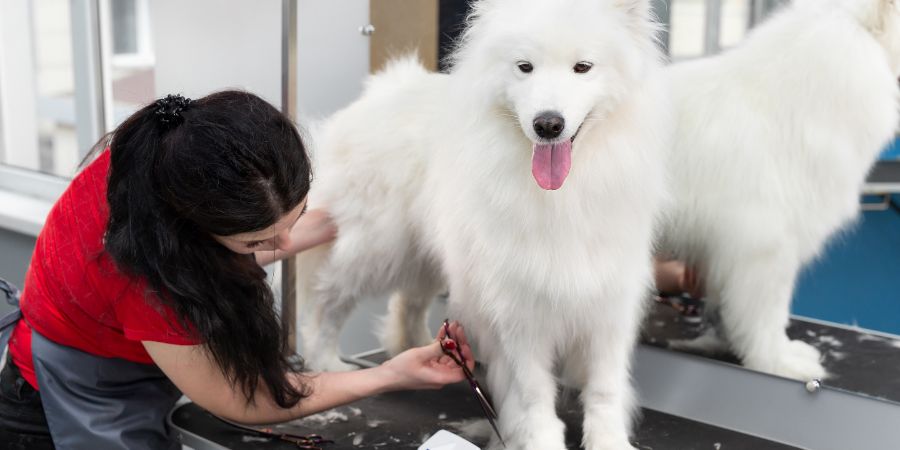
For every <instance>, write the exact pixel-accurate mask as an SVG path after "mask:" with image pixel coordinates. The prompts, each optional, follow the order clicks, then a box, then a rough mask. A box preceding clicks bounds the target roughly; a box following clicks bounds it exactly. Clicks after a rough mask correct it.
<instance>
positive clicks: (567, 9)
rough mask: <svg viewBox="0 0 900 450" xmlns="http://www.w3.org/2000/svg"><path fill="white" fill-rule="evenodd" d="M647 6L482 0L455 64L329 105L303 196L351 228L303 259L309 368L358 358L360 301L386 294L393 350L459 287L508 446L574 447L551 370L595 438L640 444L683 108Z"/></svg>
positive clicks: (374, 82)
mask: <svg viewBox="0 0 900 450" xmlns="http://www.w3.org/2000/svg"><path fill="white" fill-rule="evenodd" d="M649 3H650V1H649V0H559V1H552V2H551V1H546V0H483V1H479V2H477V3H475V4H474V11H473V13H472V15H471V17H470V18H469V24H468V25H469V26H468V28H467V31H466V32H465V33H464V36H463V38H462V40H461V42H460V45H459V47H458V49H457V51H456V53H455V56H454V59H453V61H454V64H453V69H452V72H451V73H450V74H449V75H438V74H428V73H426V72H425V71H424V70H423V69H422V68H421V67H420V66H419V65H418V64H416V63H414V62H411V61H409V60H401V61H399V62H396V63H394V64H393V65H392V66H391V67H390V68H388V69H387V70H386V71H385V72H384V73H382V74H380V75H377V76H375V77H374V78H372V79H371V80H370V82H369V85H368V86H367V89H366V91H365V93H364V94H363V96H362V98H361V99H359V100H358V101H357V102H355V103H354V104H352V105H350V106H349V107H347V108H346V109H344V110H342V111H340V112H338V113H336V114H335V115H334V116H333V117H332V118H330V119H329V121H328V122H327V123H326V124H325V125H324V126H323V129H322V130H321V133H320V135H319V136H318V143H317V153H318V161H317V163H316V164H317V180H316V182H315V183H314V187H313V192H311V194H310V199H311V201H312V202H314V206H315V205H324V206H326V207H327V208H328V209H329V211H330V212H331V214H332V215H333V216H334V219H335V221H336V223H337V225H338V228H339V233H338V237H337V239H336V241H335V242H334V243H332V244H331V245H328V246H323V247H322V248H319V249H315V250H312V251H310V252H305V253H304V254H302V255H301V262H300V263H301V269H300V272H299V285H300V286H301V289H303V288H304V287H305V288H306V289H305V292H302V293H301V294H300V295H301V297H302V300H301V305H302V306H301V309H300V311H301V323H300V327H301V332H302V334H303V340H304V353H305V356H306V358H307V361H308V363H309V364H310V365H311V366H312V367H315V368H317V369H329V370H336V369H344V368H346V365H345V364H343V363H342V362H341V361H340V359H339V357H338V335H339V332H340V327H341V325H342V324H343V321H344V320H345V319H346V317H347V315H348V314H349V312H350V310H351V309H352V308H353V305H354V304H355V303H356V301H358V300H359V299H361V298H363V297H370V296H373V295H387V294H394V295H393V297H392V299H391V304H390V317H389V318H388V321H387V326H386V333H387V342H386V347H387V348H388V349H389V350H390V351H391V352H393V353H396V352H398V351H400V350H402V349H404V348H406V347H409V346H412V345H417V344H423V343H427V342H429V341H430V340H431V339H432V338H431V336H430V334H429V333H428V331H427V330H426V329H425V326H424V320H423V319H424V316H425V311H426V310H427V308H428V305H429V303H430V301H431V300H432V299H433V298H434V297H435V296H436V295H438V294H440V293H442V292H443V291H444V290H445V289H447V288H449V292H450V299H449V304H450V311H451V317H452V318H454V319H458V320H460V321H461V322H462V323H463V324H464V325H465V327H466V330H467V333H468V334H469V335H470V336H471V337H472V338H473V340H474V342H475V344H476V345H477V348H478V352H479V353H478V356H479V359H482V360H484V361H485V362H486V363H487V367H488V377H487V382H488V383H487V384H488V386H487V387H488V389H489V391H490V393H491V394H492V395H493V398H494V402H495V405H496V406H497V408H498V410H499V411H498V412H499V416H500V417H499V426H500V430H501V432H502V434H503V436H504V439H505V440H506V444H507V445H508V448H510V449H542V450H563V449H565V443H564V428H565V427H564V424H563V422H562V421H561V420H560V419H559V418H558V417H557V415H556V409H555V404H556V398H557V390H558V383H557V380H558V377H563V378H564V379H565V380H567V381H568V382H570V383H572V384H573V385H574V386H577V387H579V388H580V389H581V400H582V401H583V404H584V442H583V444H584V446H585V448H587V449H591V450H600V449H623V448H631V446H630V444H629V441H628V438H629V431H630V415H631V412H632V407H633V403H634V402H633V400H632V393H631V386H630V382H629V365H630V355H631V350H632V348H633V344H634V341H635V339H636V335H637V331H638V328H639V325H640V324H639V322H640V319H641V316H642V309H643V308H642V305H643V304H644V303H645V302H644V300H645V299H646V295H647V291H648V287H649V286H650V285H651V284H652V280H651V272H652V271H651V253H652V241H653V238H654V230H655V225H656V224H657V223H658V222H659V220H658V219H659V217H658V214H657V212H658V211H660V210H661V209H662V204H663V203H664V201H665V199H666V189H665V179H664V178H665V170H664V165H665V158H666V155H667V154H668V151H669V148H670V146H671V142H670V138H671V132H672V122H673V120H672V118H671V108H670V105H669V100H668V95H667V91H666V88H665V85H666V83H665V79H664V77H663V75H662V68H661V62H660V61H661V56H660V53H659V51H658V49H657V46H656V43H655V34H656V31H657V26H656V25H655V23H654V22H653V21H652V20H651V17H650V16H651V14H650V5H649ZM493 445H495V446H496V445H498V442H497V441H494V442H493Z"/></svg>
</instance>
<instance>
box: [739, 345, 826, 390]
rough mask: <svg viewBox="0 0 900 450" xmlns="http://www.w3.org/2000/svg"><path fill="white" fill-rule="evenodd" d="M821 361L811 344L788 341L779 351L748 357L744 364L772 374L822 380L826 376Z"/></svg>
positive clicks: (802, 379)
mask: <svg viewBox="0 0 900 450" xmlns="http://www.w3.org/2000/svg"><path fill="white" fill-rule="evenodd" d="M821 361H822V355H821V353H819V350H817V349H816V348H815V347H813V346H812V345H809V344H807V343H806V342H802V341H789V342H787V344H786V345H785V346H784V347H783V348H781V349H780V350H779V351H776V352H772V353H771V354H769V355H766V356H765V357H764V358H748V359H747V360H746V361H745V362H744V365H745V366H746V367H747V368H750V369H753V370H759V371H761V372H766V373H770V374H773V375H779V376H782V377H786V378H793V379H795V380H800V381H809V380H813V379H819V380H822V379H825V378H826V377H827V376H828V372H827V371H826V370H825V367H824V366H822V362H821Z"/></svg>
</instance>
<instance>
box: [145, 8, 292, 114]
mask: <svg viewBox="0 0 900 450" xmlns="http://www.w3.org/2000/svg"><path fill="white" fill-rule="evenodd" d="M150 21H151V32H152V35H153V48H154V51H155V53H156V70H155V77H156V96H157V97H162V96H164V95H166V94H175V93H180V94H182V95H184V96H186V97H190V98H198V97H202V96H205V95H207V94H209V93H211V92H215V91H220V90H223V89H227V88H238V89H245V90H248V91H252V92H254V93H255V94H257V95H259V96H260V97H262V98H264V99H266V100H267V101H269V102H270V103H272V104H274V105H276V106H279V105H280V104H281V0H255V1H252V2H250V1H244V0H191V1H183V0H153V1H151V2H150Z"/></svg>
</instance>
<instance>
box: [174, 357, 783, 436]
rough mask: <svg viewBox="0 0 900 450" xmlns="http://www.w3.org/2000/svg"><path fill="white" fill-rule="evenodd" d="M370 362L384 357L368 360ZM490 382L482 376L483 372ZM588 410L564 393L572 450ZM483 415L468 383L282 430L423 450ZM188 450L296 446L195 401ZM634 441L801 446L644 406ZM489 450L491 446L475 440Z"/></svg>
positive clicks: (178, 415)
mask: <svg viewBox="0 0 900 450" xmlns="http://www.w3.org/2000/svg"><path fill="white" fill-rule="evenodd" d="M362 358H364V359H365V360H367V361H368V362H370V363H377V362H378V361H381V360H383V359H384V355H383V353H372V354H369V355H363V356H362ZM480 378H481V379H483V374H480ZM580 410H581V407H580V405H579V403H578V401H577V399H576V398H575V395H574V393H571V392H568V393H564V394H563V401H562V402H561V404H560V407H559V414H560V416H561V417H562V418H563V420H564V421H565V422H566V426H567V435H566V441H567V443H568V447H569V448H570V449H578V448H580V447H579V445H578V443H579V442H580V441H581V412H580ZM481 418H482V415H481V410H480V408H479V406H478V403H477V401H476V400H475V398H474V396H473V395H472V394H471V391H470V389H469V387H468V385H466V384H464V383H460V384H456V385H452V386H447V387H445V388H444V389H442V390H440V391H416V392H412V391H408V392H395V393H390V394H385V395H380V396H377V397H373V398H369V399H365V400H361V401H359V402H356V403H354V404H352V405H349V406H345V407H341V408H337V409H335V410H332V411H330V412H326V413H322V414H317V415H314V416H311V417H309V418H306V419H301V420H299V421H295V422H291V423H288V424H285V425H282V426H281V427H283V428H284V429H287V430H290V431H291V432H295V433H300V434H312V433H316V434H320V435H323V436H325V437H326V438H329V439H333V440H334V441H335V443H334V444H330V445H327V446H324V447H323V448H324V449H326V450H349V449H416V448H418V447H419V445H421V443H422V442H424V441H425V439H426V438H427V437H428V436H430V435H432V434H434V433H435V432H437V431H438V430H440V429H442V428H443V429H447V430H450V431H453V432H457V433H458V432H459V427H460V426H461V425H464V424H466V423H471V422H472V421H473V420H478V419H481ZM170 420H171V423H172V424H173V426H174V427H175V428H176V429H177V430H178V431H179V433H180V434H181V436H182V440H183V442H184V444H185V445H187V446H190V447H192V448H194V449H195V450H211V449H254V450H268V449H273V450H274V449H285V450H287V449H291V448H296V447H292V446H291V444H288V443H285V442H278V441H271V440H268V439H263V438H258V437H255V436H250V435H247V434H245V433H242V432H241V431H240V430H237V429H235V428H231V427H229V426H228V425H226V424H223V423H222V422H220V421H219V420H217V419H215V418H214V417H212V416H211V415H210V414H209V413H207V412H206V411H204V410H203V409H202V408H200V407H199V406H197V405H195V404H193V403H188V404H185V405H182V406H179V407H178V408H176V409H175V410H174V411H173V412H172V414H171V417H170ZM634 443H635V445H636V447H637V448H639V449H643V450H665V449H677V450H694V449H696V450H716V449H720V448H721V449H723V450H769V449H771V450H788V449H796V448H797V447H791V446H787V445H783V444H779V443H775V442H772V441H768V440H765V439H761V438H758V437H754V436H750V435H746V434H741V433H738V432H735V431H731V430H727V429H724V428H719V427H715V426H711V425H706V424H703V423H699V422H694V421H691V420H687V419H684V418H679V417H676V416H672V415H668V414H664V413H661V412H657V411H652V410H648V409H644V410H643V411H642V418H641V419H640V422H639V426H638V427H637V430H636V433H635V439H634ZM475 444H476V445H480V446H483V445H485V442H476V443H475Z"/></svg>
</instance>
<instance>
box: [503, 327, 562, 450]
mask: <svg viewBox="0 0 900 450" xmlns="http://www.w3.org/2000/svg"><path fill="white" fill-rule="evenodd" d="M510 325H511V326H505V327H503V328H502V329H501V330H497V333H496V334H495V339H496V340H495V342H496V345H497V347H496V348H495V350H496V352H492V353H493V355H494V356H495V357H494V358H492V359H491V361H489V364H488V385H489V388H490V392H491V393H492V394H493V395H494V396H495V397H494V400H495V402H496V403H495V404H496V406H497V407H498V410H499V411H498V414H499V416H500V420H499V422H500V423H499V425H500V432H501V433H502V434H503V438H504V440H505V441H506V444H507V447H506V448H507V449H509V450H525V449H528V450H533V449H541V450H565V449H566V445H565V424H563V422H562V420H560V419H559V417H558V416H557V415H556V407H555V405H556V393H557V384H556V378H555V377H554V376H553V372H552V370H553V359H554V356H553V349H552V343H551V342H549V340H547V339H542V338H543V337H544V334H543V333H541V331H540V329H538V328H532V327H527V326H524V327H523V326H522V324H510ZM492 444H493V445H492V446H491V448H493V449H500V448H502V447H501V446H499V443H497V442H496V438H495V439H494V440H493V441H492Z"/></svg>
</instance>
